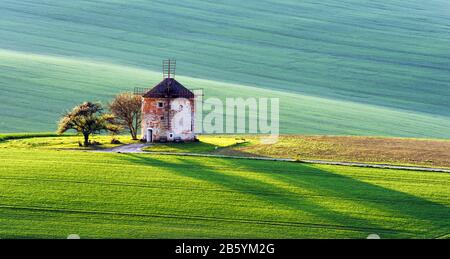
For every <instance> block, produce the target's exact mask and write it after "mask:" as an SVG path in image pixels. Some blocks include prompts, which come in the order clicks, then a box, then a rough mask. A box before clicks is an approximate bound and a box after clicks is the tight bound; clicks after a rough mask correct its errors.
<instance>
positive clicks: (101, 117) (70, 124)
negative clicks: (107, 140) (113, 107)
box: [57, 102, 120, 146]
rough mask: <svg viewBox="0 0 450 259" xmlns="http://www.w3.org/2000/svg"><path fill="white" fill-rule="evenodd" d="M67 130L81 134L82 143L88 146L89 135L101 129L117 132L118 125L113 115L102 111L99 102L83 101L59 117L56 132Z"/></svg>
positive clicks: (99, 131)
mask: <svg viewBox="0 0 450 259" xmlns="http://www.w3.org/2000/svg"><path fill="white" fill-rule="evenodd" d="M68 130H75V131H76V132H78V133H79V134H82V135H83V137H84V145H85V146H88V145H89V136H90V135H92V134H99V133H101V132H102V131H109V132H113V133H118V132H119V131H120V126H118V125H117V123H116V121H115V118H114V115H112V114H107V113H103V107H102V105H101V104H100V103H91V102H85V103H83V104H80V105H77V106H75V107H74V108H73V109H72V110H71V111H68V112H66V113H65V114H64V115H63V116H62V118H61V119H60V121H59V124H58V130H57V133H58V134H63V133H64V132H66V131H68Z"/></svg>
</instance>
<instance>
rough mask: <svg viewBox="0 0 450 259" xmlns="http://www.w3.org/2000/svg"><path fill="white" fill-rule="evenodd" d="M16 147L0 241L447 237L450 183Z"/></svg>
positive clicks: (415, 175) (376, 173)
mask: <svg viewBox="0 0 450 259" xmlns="http://www.w3.org/2000/svg"><path fill="white" fill-rule="evenodd" d="M42 139H48V138H42ZM30 140H32V139H25V140H23V141H30ZM18 141H19V140H9V141H4V142H1V143H0V164H1V167H0V197H2V199H1V202H0V225H1V226H2V227H1V228H0V238H2V239H3V238H65V237H67V235H69V234H79V235H80V236H81V237H82V238H365V237H367V235H369V234H372V233H376V234H378V235H380V236H381V237H382V238H439V237H446V236H447V237H448V234H449V233H450V219H449V215H450V199H449V197H450V185H449V184H448V183H449V182H450V174H445V173H423V172H414V171H400V170H381V169H367V168H355V167H340V166H325V165H312V164H309V165H307V164H299V163H287V162H270V161H252V160H242V159H240V160H234V159H219V158H196V157H177V156H160V155H147V154H116V153H93V152H86V151H67V150H66V151H64V150H60V151H58V150H48V149H42V148H30V147H28V146H26V145H25V146H22V147H21V146H18V145H17V142H18ZM47 142H51V141H48V140H47ZM55 142H58V140H55ZM11 143H16V145H15V146H14V145H11ZM3 146H7V147H8V148H1V147H3Z"/></svg>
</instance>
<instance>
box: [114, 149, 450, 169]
mask: <svg viewBox="0 0 450 259" xmlns="http://www.w3.org/2000/svg"><path fill="white" fill-rule="evenodd" d="M119 153H121V152H119ZM139 153H141V154H154V155H173V156H196V157H213V158H231V159H247V160H263V161H279V162H295V163H305V164H321V165H340V166H354V167H369V168H381V169H397V170H409V171H423V172H437V173H450V169H445V168H433V167H420V166H402V165H391V164H369V163H360V162H341V161H327V160H313V159H299V160H298V159H293V158H276V157H244V156H227V155H214V154H201V153H176V152H159V151H141V152H139Z"/></svg>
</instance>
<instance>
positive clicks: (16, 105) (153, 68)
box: [0, 0, 450, 138]
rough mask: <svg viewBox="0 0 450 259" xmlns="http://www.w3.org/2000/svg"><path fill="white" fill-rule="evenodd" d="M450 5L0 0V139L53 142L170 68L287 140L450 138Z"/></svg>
mask: <svg viewBox="0 0 450 259" xmlns="http://www.w3.org/2000/svg"><path fill="white" fill-rule="evenodd" d="M449 6H450V4H449V3H448V2H447V1H443V0H433V1H426V2H424V1H408V2H405V1H399V0H393V1H386V0H384V1H381V0H378V1H366V0H364V1H356V0H355V1H350V0H347V1H332V0H325V1H321V2H320V3H314V2H313V1H290V0H283V1H276V2H275V1H256V0H250V1H234V0H232V1H227V3H217V2H216V1H196V0H183V1H177V3H176V4H173V3H169V2H166V1H151V2H147V1H126V2H123V1H77V2H67V1H35V0H28V1H20V2H18V1H9V0H6V1H2V2H1V3H0V7H1V8H0V49H2V50H1V51H0V91H1V93H2V94H1V96H0V119H1V120H0V132H17V131H29V132H31V131H49V130H53V129H54V125H55V121H56V120H57V118H58V115H59V113H61V112H62V111H63V110H64V109H66V108H69V107H71V106H72V105H74V104H76V103H78V102H80V101H83V100H85V99H99V100H106V99H108V98H109V97H111V96H112V95H113V94H115V93H117V92H118V91H119V90H130V89H132V88H133V87H135V86H146V87H149V86H151V85H152V84H155V83H157V82H158V81H159V80H160V79H161V75H160V73H159V71H160V63H161V60H162V59H163V58H167V57H174V58H176V59H177V60H178V64H179V66H178V68H177V74H179V75H183V76H184V77H179V79H180V81H182V83H184V84H185V85H187V86H188V87H191V88H199V87H203V88H205V90H206V94H207V95H209V96H213V95H218V94H221V95H222V96H223V95H227V96H229V95H236V93H239V94H242V95H243V96H254V95H260V96H269V97H271V96H273V97H279V98H280V100H281V106H282V107H281V115H282V118H281V119H282V121H281V127H282V131H283V132H284V133H305V134H357V135H386V136H413V137H446V138H448V137H450V132H449V131H448V128H449V126H450V102H449V101H448V100H449V97H450V87H448V86H449V84H450V73H449V70H450V62H449V61H450V36H449V34H448V33H447V32H448V28H449V26H450V13H448V12H447V11H446V10H448V7H449ZM196 78H202V80H200V79H196ZM222 82H226V83H222Z"/></svg>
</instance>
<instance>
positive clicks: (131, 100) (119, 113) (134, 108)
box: [109, 92, 142, 140]
mask: <svg viewBox="0 0 450 259" xmlns="http://www.w3.org/2000/svg"><path fill="white" fill-rule="evenodd" d="M141 105H142V100H141V96H139V95H135V94H133V93H128V92H125V93H120V94H118V95H117V96H116V97H115V98H114V100H113V101H112V102H111V103H110V104H109V110H110V111H111V112H112V114H114V116H115V117H116V119H117V120H118V122H119V123H120V125H122V126H123V127H124V128H126V129H128V130H129V132H130V134H131V137H132V138H133V139H135V140H136V139H137V132H138V129H139V126H140V125H141Z"/></svg>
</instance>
